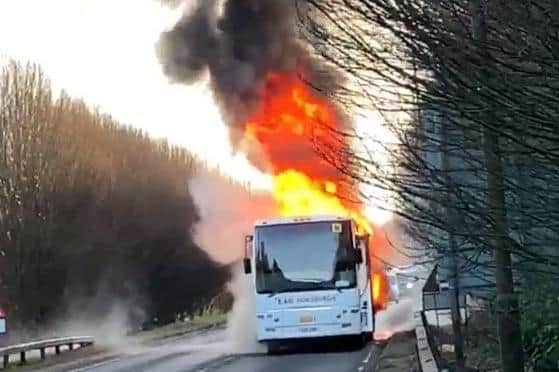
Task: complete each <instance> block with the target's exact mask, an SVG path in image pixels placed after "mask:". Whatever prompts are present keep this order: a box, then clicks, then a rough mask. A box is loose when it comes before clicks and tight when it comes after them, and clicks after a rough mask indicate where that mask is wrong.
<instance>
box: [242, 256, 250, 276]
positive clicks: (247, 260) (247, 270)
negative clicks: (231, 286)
mask: <svg viewBox="0 0 559 372" xmlns="http://www.w3.org/2000/svg"><path fill="white" fill-rule="evenodd" d="M243 265H244V267H245V274H250V273H251V272H252V267H251V266H250V258H244V259H243Z"/></svg>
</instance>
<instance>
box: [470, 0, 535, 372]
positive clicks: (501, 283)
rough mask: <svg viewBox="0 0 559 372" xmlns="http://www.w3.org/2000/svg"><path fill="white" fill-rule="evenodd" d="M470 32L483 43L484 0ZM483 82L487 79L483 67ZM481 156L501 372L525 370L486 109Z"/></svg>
mask: <svg viewBox="0 0 559 372" xmlns="http://www.w3.org/2000/svg"><path fill="white" fill-rule="evenodd" d="M470 3H471V5H472V31H473V32H472V34H473V37H474V39H475V40H476V41H477V42H479V44H480V48H481V50H482V53H483V44H484V43H485V42H486V40H487V23H486V15H485V12H486V9H485V2H484V0H471V1H470ZM485 61H488V59H485ZM484 75H485V76H484V77H483V79H484V80H483V81H490V74H488V73H487V69H485V74H484ZM482 122H483V123H484V125H483V130H482V131H483V140H484V149H483V150H484V157H485V166H486V170H487V191H488V200H487V206H488V218H489V220H490V221H492V224H493V226H492V229H493V231H492V236H493V238H492V239H491V246H492V249H493V254H494V259H495V284H496V295H497V300H496V307H495V308H496V312H497V314H496V315H497V330H498V334H499V344H500V357H501V364H502V369H503V372H521V371H524V355H523V349H522V334H521V330H520V313H519V307H518V299H517V297H516V295H515V293H514V285H513V273H512V259H511V252H510V250H508V249H507V226H506V225H507V224H506V206H505V190H504V176H503V164H502V158H501V151H500V144H499V138H498V136H497V134H496V133H495V131H493V130H492V129H491V128H490V127H489V126H488V125H487V124H492V125H497V124H498V123H496V120H495V118H492V117H491V109H490V108H489V109H487V110H486V116H485V118H483V120H482Z"/></svg>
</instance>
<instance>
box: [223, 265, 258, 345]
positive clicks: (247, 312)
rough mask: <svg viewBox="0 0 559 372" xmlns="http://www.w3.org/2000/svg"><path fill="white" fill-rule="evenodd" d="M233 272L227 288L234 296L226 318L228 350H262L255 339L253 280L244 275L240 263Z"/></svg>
mask: <svg viewBox="0 0 559 372" xmlns="http://www.w3.org/2000/svg"><path fill="white" fill-rule="evenodd" d="M234 270H235V274H234V276H233V280H232V282H231V283H230V285H229V288H230V290H231V292H232V293H233V295H234V296H235V303H234V305H233V310H232V311H231V313H230V314H229V317H228V319H227V344H228V345H229V348H230V350H229V351H230V352H234V353H255V352H262V351H264V347H263V345H261V344H259V343H258V342H257V341H256V316H255V313H254V310H255V303H254V301H255V291H254V282H253V281H252V276H251V275H245V274H244V271H243V270H242V265H235V266H234Z"/></svg>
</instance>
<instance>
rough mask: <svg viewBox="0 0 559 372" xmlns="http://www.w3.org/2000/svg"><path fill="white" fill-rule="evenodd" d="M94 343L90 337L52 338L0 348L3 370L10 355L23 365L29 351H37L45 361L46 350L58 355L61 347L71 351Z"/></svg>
mask: <svg viewBox="0 0 559 372" xmlns="http://www.w3.org/2000/svg"><path fill="white" fill-rule="evenodd" d="M94 342H95V341H94V340H93V337H90V336H83V337H62V338H53V339H50V340H42V341H34V342H28V343H24V344H18V345H11V346H7V347H3V348H0V356H2V358H3V366H4V368H7V367H8V366H9V364H10V356H11V355H18V354H19V359H20V362H21V364H25V363H26V362H27V359H26V353H27V352H29V351H34V350H39V352H40V353H41V359H45V357H46V350H47V349H48V348H53V349H54V351H55V353H56V354H60V351H61V347H62V346H68V350H73V349H74V348H75V346H76V345H79V346H80V347H85V346H91V345H93V344H94Z"/></svg>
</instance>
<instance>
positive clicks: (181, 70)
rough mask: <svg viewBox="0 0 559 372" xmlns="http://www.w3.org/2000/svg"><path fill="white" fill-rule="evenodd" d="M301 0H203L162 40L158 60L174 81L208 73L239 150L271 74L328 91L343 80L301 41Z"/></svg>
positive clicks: (188, 79)
mask: <svg viewBox="0 0 559 372" xmlns="http://www.w3.org/2000/svg"><path fill="white" fill-rule="evenodd" d="M301 1H302V0H225V1H224V2H223V1H222V2H219V1H216V0H198V1H197V2H196V3H195V5H194V7H193V8H191V9H190V10H189V11H188V13H186V14H185V15H184V16H183V17H182V19H181V20H180V21H179V22H178V23H177V24H176V25H175V26H174V28H173V29H171V30H170V31H168V32H165V33H163V34H162V36H161V39H160V40H159V43H158V48H157V51H158V56H159V59H160V61H161V63H162V65H163V68H164V71H165V73H166V74H167V75H168V76H169V77H170V78H171V79H172V80H174V81H178V82H182V83H186V84H190V83H193V82H196V81H198V80H200V79H201V78H203V77H205V76H207V75H206V74H209V79H210V84H211V87H212V89H213V91H214V96H215V99H216V101H217V103H218V104H219V106H220V109H221V112H222V115H223V117H224V120H225V121H226V123H227V125H228V126H229V127H230V129H231V135H232V141H233V144H234V145H235V144H236V143H237V142H238V140H239V138H240V136H241V135H242V133H243V132H242V130H243V122H244V119H245V118H246V116H247V115H248V114H249V113H251V112H252V111H253V110H254V109H255V107H257V105H258V104H259V92H260V91H261V90H262V89H263V88H264V84H265V83H266V79H265V77H266V75H267V74H268V73H269V72H271V71H274V72H286V73H296V74H299V75H300V76H301V78H303V79H304V80H306V81H308V82H309V83H310V84H311V85H313V86H315V87H318V88H319V89H320V90H321V91H323V92H327V91H332V90H333V89H334V87H335V86H336V84H337V82H338V81H339V76H338V75H337V74H335V73H333V70H331V69H329V68H327V67H326V66H325V65H324V64H322V63H319V62H318V61H317V60H316V59H313V58H312V57H311V55H310V54H309V52H308V49H307V48H306V47H305V46H304V45H303V44H302V43H301V42H300V40H299V38H298V29H297V14H296V8H295V6H296V4H295V3H296V2H298V3H301ZM299 5H300V4H299Z"/></svg>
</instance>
